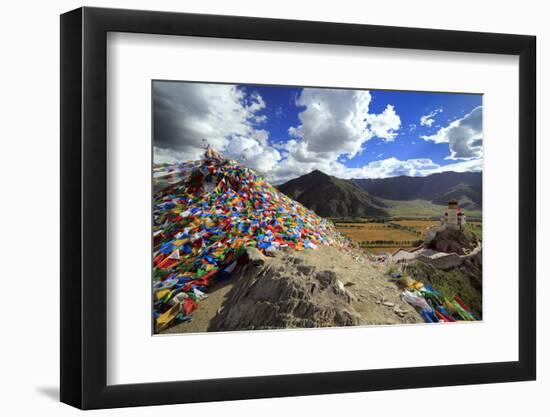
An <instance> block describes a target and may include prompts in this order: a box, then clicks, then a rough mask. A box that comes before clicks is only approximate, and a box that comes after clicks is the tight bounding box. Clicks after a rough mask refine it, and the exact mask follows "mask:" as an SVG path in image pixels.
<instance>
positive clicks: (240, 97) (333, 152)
mask: <svg viewBox="0 0 550 417" xmlns="http://www.w3.org/2000/svg"><path fill="white" fill-rule="evenodd" d="M153 114H154V138H153V139H154V145H155V148H154V149H155V162H173V161H175V160H182V159H183V160H187V159H196V158H198V157H200V151H201V149H202V146H204V143H205V142H207V143H209V144H211V145H212V146H213V147H215V148H217V149H218V150H220V151H221V152H223V153H224V154H226V155H228V156H230V157H232V158H236V159H239V160H240V161H241V162H243V163H245V164H247V165H249V166H250V167H252V168H254V169H257V170H259V171H260V172H262V173H263V174H264V175H266V176H267V177H268V178H269V179H271V180H272V181H274V182H277V183H278V182H282V181H286V180H288V179H290V178H294V177H297V176H300V175H303V174H306V173H308V172H310V171H312V170H313V169H320V170H322V171H324V172H326V173H328V174H331V175H335V176H338V177H343V178H366V177H388V176H395V175H413V176H418V175H429V174H431V173H434V172H442V171H446V170H454V171H479V170H481V166H482V157H483V147H482V141H483V137H482V95H479V94H455V93H430V92H410V91H387V90H344V89H325V88H297V87H281V86H259V85H230V84H208V83H187V82H165V81H160V82H159V81H155V82H154V85H153Z"/></svg>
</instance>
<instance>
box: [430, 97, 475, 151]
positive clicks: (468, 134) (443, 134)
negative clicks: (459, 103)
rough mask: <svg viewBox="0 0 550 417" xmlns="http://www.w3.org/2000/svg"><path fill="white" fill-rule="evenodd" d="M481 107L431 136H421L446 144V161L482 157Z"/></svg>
mask: <svg viewBox="0 0 550 417" xmlns="http://www.w3.org/2000/svg"><path fill="white" fill-rule="evenodd" d="M482 113H483V107H482V106H479V107H476V108H475V109H473V110H472V111H471V112H470V113H468V114H466V115H465V116H464V117H463V118H461V119H457V120H454V121H452V122H451V123H450V124H449V125H447V126H446V127H442V128H441V129H439V130H438V131H437V132H436V133H435V134H433V135H427V136H421V138H422V139H424V140H429V141H433V142H435V143H448V144H449V150H450V152H451V154H450V155H449V156H448V157H447V158H448V159H471V158H480V157H481V156H483V130H482Z"/></svg>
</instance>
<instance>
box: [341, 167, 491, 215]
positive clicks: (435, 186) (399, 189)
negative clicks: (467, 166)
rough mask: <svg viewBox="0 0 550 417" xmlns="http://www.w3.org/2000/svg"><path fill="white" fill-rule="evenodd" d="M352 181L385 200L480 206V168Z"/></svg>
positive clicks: (477, 207) (474, 208)
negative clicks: (453, 202) (453, 201)
mask: <svg viewBox="0 0 550 417" xmlns="http://www.w3.org/2000/svg"><path fill="white" fill-rule="evenodd" d="M352 181H353V182H354V183H355V184H357V185H359V186H360V187H361V188H362V189H363V190H365V191H366V192H368V193H369V194H371V195H374V196H377V197H380V198H383V199H387V200H399V201H402V200H417V199H420V200H428V201H430V202H431V203H433V204H443V205H444V204H447V202H448V201H449V200H451V199H455V200H458V202H459V205H460V206H461V207H463V208H465V209H470V210H476V209H480V208H481V207H482V174H481V172H453V171H448V172H441V173H437V174H431V175H427V176H425V177H409V176H406V175H401V176H398V177H391V178H368V179H354V180H352Z"/></svg>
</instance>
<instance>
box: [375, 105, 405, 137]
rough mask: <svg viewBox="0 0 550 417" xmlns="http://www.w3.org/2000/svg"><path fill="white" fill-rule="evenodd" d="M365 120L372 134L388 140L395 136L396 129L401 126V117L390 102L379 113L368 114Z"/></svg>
mask: <svg viewBox="0 0 550 417" xmlns="http://www.w3.org/2000/svg"><path fill="white" fill-rule="evenodd" d="M367 122H368V124H369V128H370V130H371V133H372V136H375V137H379V138H381V139H386V140H387V141H388V142H389V141H392V140H393V139H394V138H395V137H396V136H397V133H396V131H397V130H399V127H400V126H401V119H400V118H399V116H398V115H397V113H395V109H394V107H393V106H392V105H391V104H388V106H387V107H386V109H385V110H384V111H383V112H382V113H380V114H368V115H367Z"/></svg>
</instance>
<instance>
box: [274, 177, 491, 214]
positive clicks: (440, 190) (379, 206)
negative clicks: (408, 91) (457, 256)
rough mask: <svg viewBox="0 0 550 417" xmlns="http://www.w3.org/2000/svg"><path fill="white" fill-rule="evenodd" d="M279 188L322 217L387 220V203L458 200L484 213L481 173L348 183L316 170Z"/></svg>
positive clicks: (379, 179) (441, 202)
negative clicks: (383, 218) (385, 218)
mask: <svg viewBox="0 0 550 417" xmlns="http://www.w3.org/2000/svg"><path fill="white" fill-rule="evenodd" d="M278 188H279V190H281V191H282V192H283V193H285V194H286V195H288V196H289V197H291V198H293V199H294V200H296V201H299V202H300V203H302V204H303V205H304V206H306V207H308V208H309V209H311V210H313V211H315V212H316V213H317V214H318V215H320V216H322V217H385V216H388V211H387V208H388V207H389V206H388V203H389V202H388V201H386V200H392V201H410V200H425V201H426V202H429V203H431V204H438V205H446V204H447V202H448V201H449V200H451V199H456V200H458V202H459V204H460V206H461V207H462V208H465V209H469V210H480V209H481V206H482V174H481V173H480V172H463V173H459V172H442V173H437V174H431V175H428V176H425V177H409V176H405V175H402V176H398V177H390V178H376V179H374V178H373V179H352V180H345V179H341V178H336V177H333V176H330V175H327V174H325V173H323V172H321V171H318V170H315V171H312V172H310V173H309V174H306V175H302V176H301V177H298V178H295V179H292V180H290V181H288V182H286V183H284V184H282V185H280V186H279V187H278Z"/></svg>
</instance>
